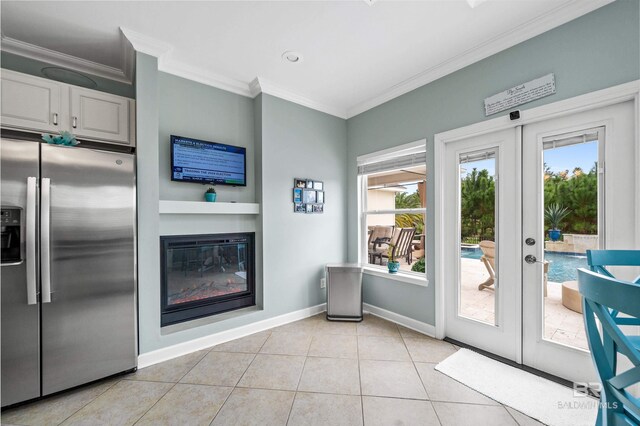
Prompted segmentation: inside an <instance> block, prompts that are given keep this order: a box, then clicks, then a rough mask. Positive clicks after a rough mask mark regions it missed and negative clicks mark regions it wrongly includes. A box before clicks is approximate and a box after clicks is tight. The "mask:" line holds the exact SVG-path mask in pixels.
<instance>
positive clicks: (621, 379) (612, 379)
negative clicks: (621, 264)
mask: <svg viewBox="0 0 640 426" xmlns="http://www.w3.org/2000/svg"><path fill="white" fill-rule="evenodd" d="M578 287H579V290H580V294H581V295H582V296H583V298H584V299H583V315H584V321H585V327H586V331H587V339H588V341H589V348H590V350H591V356H592V358H593V360H594V363H595V366H596V369H597V370H598V375H599V376H600V380H601V381H602V393H601V404H600V409H599V412H598V424H602V422H603V421H604V420H606V424H612V425H613V424H626V423H624V422H625V421H626V420H628V419H631V420H633V422H635V423H632V424H636V423H640V400H638V399H637V398H636V397H635V396H633V395H632V393H631V392H630V391H629V390H627V388H629V387H632V386H634V385H636V384H638V383H640V351H638V348H637V347H635V346H634V344H633V343H632V341H631V340H630V339H629V338H628V337H627V336H626V335H625V334H624V333H623V332H622V330H621V329H620V325H619V324H617V323H616V318H615V316H614V315H613V313H612V312H618V311H619V312H622V313H625V314H627V315H630V316H632V317H635V318H640V303H638V301H640V286H638V285H636V284H634V283H631V282H627V281H622V280H617V279H615V278H612V277H609V276H606V275H603V274H598V273H596V272H593V271H589V270H586V269H583V268H580V269H578ZM596 319H597V320H598V321H599V322H600V324H601V325H602V331H600V329H599V327H598V321H596ZM618 353H620V354H622V355H624V356H626V357H627V358H628V359H629V361H631V363H632V364H633V367H632V368H631V369H629V370H627V371H625V372H623V373H620V374H618V373H617V364H616V359H617V356H618Z"/></svg>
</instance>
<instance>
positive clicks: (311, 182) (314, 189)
mask: <svg viewBox="0 0 640 426" xmlns="http://www.w3.org/2000/svg"><path fill="white" fill-rule="evenodd" d="M324 202H325V195H324V182H322V181H319V180H315V179H301V178H295V179H294V180H293V212H294V213H324Z"/></svg>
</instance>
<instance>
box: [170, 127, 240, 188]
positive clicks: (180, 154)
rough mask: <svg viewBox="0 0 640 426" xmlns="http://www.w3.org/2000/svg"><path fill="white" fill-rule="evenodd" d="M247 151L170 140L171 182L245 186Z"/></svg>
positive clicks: (209, 143)
mask: <svg viewBox="0 0 640 426" xmlns="http://www.w3.org/2000/svg"><path fill="white" fill-rule="evenodd" d="M246 159H247V149H246V148H243V147H240V146H232V145H225V144H221V143H215V142H207V141H201V140H198V139H191V138H185V137H182V136H173V135H172V136H171V180H173V181H178V182H196V183H204V184H214V185H233V186H247V179H246V176H247V173H246Z"/></svg>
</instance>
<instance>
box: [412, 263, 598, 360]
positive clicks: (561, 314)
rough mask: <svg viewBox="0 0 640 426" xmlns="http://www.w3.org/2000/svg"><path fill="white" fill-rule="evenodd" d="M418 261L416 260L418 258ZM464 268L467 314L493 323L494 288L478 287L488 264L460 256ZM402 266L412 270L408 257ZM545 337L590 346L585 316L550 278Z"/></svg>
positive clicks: (484, 278) (464, 297) (463, 292)
mask: <svg viewBox="0 0 640 426" xmlns="http://www.w3.org/2000/svg"><path fill="white" fill-rule="evenodd" d="M414 262H415V260H414ZM460 262H461V266H462V271H461V276H462V293H461V294H462V298H461V299H462V306H461V312H460V313H461V314H462V315H463V316H466V317H469V318H472V319H476V320H478V321H483V322H487V323H491V324H493V323H494V321H495V294H494V290H493V288H490V289H484V290H482V291H479V290H478V284H480V283H482V282H484V281H485V280H486V279H487V278H489V274H488V273H487V270H486V268H485V267H484V264H483V263H482V262H481V261H480V260H478V259H464V258H463V259H460ZM400 269H401V270H404V271H410V270H411V265H409V264H407V263H406V262H405V261H404V260H403V261H401V262H400ZM544 308H545V327H544V338H545V339H548V340H551V341H553V342H557V343H562V344H565V345H570V346H574V347H577V348H581V349H588V348H589V345H588V343H587V336H586V334H585V331H584V322H583V320H582V315H581V314H579V313H577V312H574V311H572V310H570V309H567V308H565V307H564V306H563V305H562V283H556V282H552V281H549V282H548V287H547V297H545V306H544Z"/></svg>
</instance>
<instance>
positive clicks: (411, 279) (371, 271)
mask: <svg viewBox="0 0 640 426" xmlns="http://www.w3.org/2000/svg"><path fill="white" fill-rule="evenodd" d="M362 272H363V273H364V274H367V275H373V276H375V277H383V278H386V279H388V280H393V281H401V282H405V283H408V284H413V285H417V286H420V287H429V280H427V278H426V277H424V278H422V277H420V276H416V275H413V274H407V273H406V272H396V273H395V274H390V273H389V272H387V271H386V270H384V269H382V268H375V267H372V266H363V267H362Z"/></svg>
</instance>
